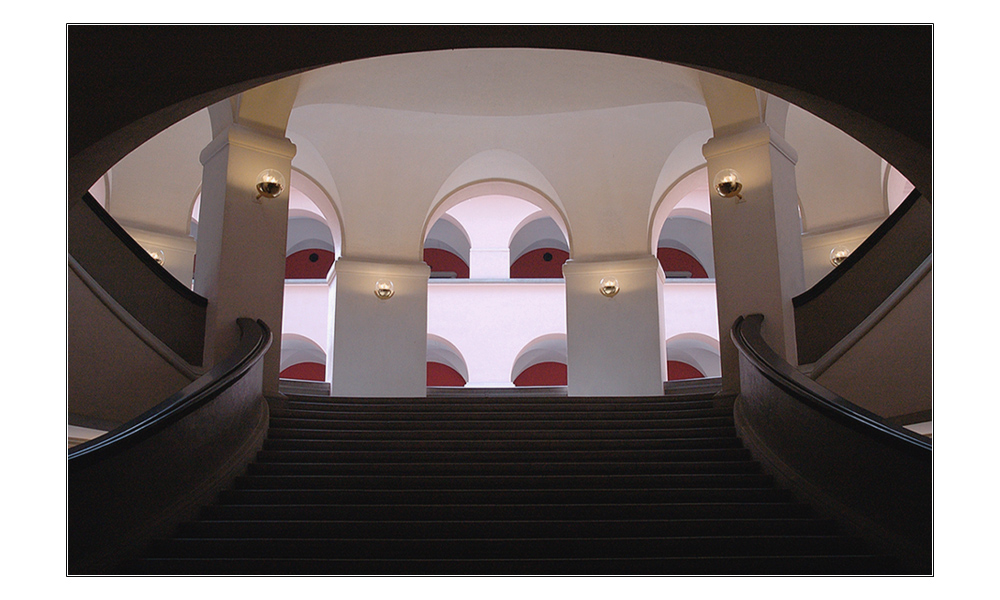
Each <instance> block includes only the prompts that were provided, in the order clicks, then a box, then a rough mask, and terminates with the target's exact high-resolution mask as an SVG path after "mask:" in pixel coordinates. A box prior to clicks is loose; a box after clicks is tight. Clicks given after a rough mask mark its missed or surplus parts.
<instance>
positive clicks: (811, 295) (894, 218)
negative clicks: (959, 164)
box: [792, 190, 929, 307]
mask: <svg viewBox="0 0 1000 600" xmlns="http://www.w3.org/2000/svg"><path fill="white" fill-rule="evenodd" d="M921 197H922V196H921V194H920V192H919V191H918V190H913V191H912V192H910V194H909V195H908V196H907V197H906V199H904V200H903V202H902V203H901V204H900V205H899V206H898V207H897V208H896V210H894V211H893V212H892V214H890V215H889V216H888V217H886V219H885V220H884V221H882V223H881V224H880V225H879V226H878V227H877V228H875V231H873V232H872V233H871V235H869V236H868V237H867V238H865V241H863V242H861V244H860V245H859V246H858V247H857V248H855V249H854V251H853V252H851V253H850V254H849V255H848V256H847V258H845V259H844V262H842V263H840V264H839V265H837V267H836V268H835V269H833V270H832V271H830V272H829V273H827V274H826V276H825V277H823V278H822V279H820V280H819V281H818V282H816V284H815V285H813V286H812V287H811V288H809V289H808V290H806V291H804V292H802V293H801V294H799V295H798V296H795V297H794V298H792V305H793V306H795V307H799V306H802V305H803V304H807V303H809V302H811V301H812V300H814V299H816V298H817V297H819V296H820V295H822V294H823V292H825V291H826V290H827V289H829V288H830V286H832V285H833V284H834V282H836V281H837V280H838V279H840V278H841V276H843V274H844V273H846V272H847V271H849V270H850V269H851V267H853V266H854V265H855V264H857V263H858V262H860V261H861V259H862V258H864V256H865V255H866V254H868V252H869V251H870V250H871V249H872V248H874V247H875V246H876V245H877V244H878V243H879V242H880V241H881V240H882V239H883V238H884V237H885V236H886V234H887V233H889V232H890V231H892V228H893V227H895V226H896V223H898V222H899V221H900V220H902V218H903V217H904V216H906V214H907V213H908V212H910V209H911V208H913V206H914V205H915V204H916V203H917V201H918V200H919V199H920V198H921ZM928 202H929V200H928Z"/></svg>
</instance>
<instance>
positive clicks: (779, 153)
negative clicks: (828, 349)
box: [703, 124, 804, 393]
mask: <svg viewBox="0 0 1000 600" xmlns="http://www.w3.org/2000/svg"><path fill="white" fill-rule="evenodd" d="M703 153H704V155H705V158H706V159H707V160H708V176H709V178H710V180H711V179H712V178H714V177H715V175H716V174H717V173H718V172H719V171H721V170H724V169H734V170H735V171H736V172H737V173H739V175H740V178H741V180H742V183H743V189H742V191H741V193H740V195H741V196H742V199H739V198H735V197H734V198H723V197H721V196H719V194H717V193H716V191H715V190H714V189H713V190H712V191H711V194H712V244H713V247H714V252H715V277H716V297H717V299H718V307H719V338H720V339H719V341H720V354H721V362H722V383H723V392H724V393H725V392H737V391H738V390H739V356H738V354H737V352H736V348H735V346H733V343H732V339H731V338H730V333H729V332H730V330H731V328H732V325H733V322H734V321H735V320H736V319H737V318H738V317H739V316H741V315H747V314H752V313H760V314H763V315H764V332H763V333H764V337H765V339H766V340H767V341H768V343H769V344H770V345H771V346H772V347H773V348H774V349H775V351H777V352H778V353H779V354H781V355H782V356H783V357H784V358H785V359H786V360H788V361H789V362H790V363H792V364H796V362H797V361H796V354H797V353H796V347H795V323H794V312H793V309H792V298H793V297H794V296H795V295H797V294H799V293H801V292H802V291H803V287H804V283H803V281H804V278H803V269H802V240H801V234H802V228H801V224H800V220H799V213H798V194H797V193H796V188H795V162H796V160H797V156H796V153H795V151H794V150H793V149H792V148H791V147H790V146H788V144H787V142H785V141H784V139H782V138H781V137H780V136H779V135H777V134H776V133H774V132H773V131H772V130H771V129H770V128H769V127H768V126H767V125H763V124H757V125H754V126H750V127H748V128H746V129H744V130H742V131H739V132H737V133H732V134H730V135H726V136H724V137H719V136H716V137H714V138H712V139H711V140H709V141H708V142H707V143H706V144H705V146H704V147H703Z"/></svg>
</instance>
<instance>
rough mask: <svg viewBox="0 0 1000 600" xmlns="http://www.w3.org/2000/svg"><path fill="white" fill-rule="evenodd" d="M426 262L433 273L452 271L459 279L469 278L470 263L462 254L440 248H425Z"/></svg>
mask: <svg viewBox="0 0 1000 600" xmlns="http://www.w3.org/2000/svg"><path fill="white" fill-rule="evenodd" d="M424 262H425V263H427V264H428V265H429V266H430V268H431V273H440V272H452V273H455V275H456V278H457V279H468V278H469V265H467V264H465V261H464V260H462V258H461V257H460V256H457V255H456V254H453V253H451V252H448V251H447V250H442V249H440V248H424Z"/></svg>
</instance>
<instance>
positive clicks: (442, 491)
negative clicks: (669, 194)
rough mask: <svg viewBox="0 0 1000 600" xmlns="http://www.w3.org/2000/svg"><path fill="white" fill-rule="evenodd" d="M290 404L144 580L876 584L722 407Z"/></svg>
mask: <svg viewBox="0 0 1000 600" xmlns="http://www.w3.org/2000/svg"><path fill="white" fill-rule="evenodd" d="M718 405H719V402H718V400H713V399H712V397H711V395H710V394H701V395H698V394H687V395H685V396H683V397H667V396H664V397H654V398H628V399H620V398H565V397H564V398H551V397H549V398H530V397H520V396H519V397H511V398H497V397H489V398H473V397H467V398H457V397H447V398H422V399H366V400H350V399H340V398H320V397H315V396H313V397H307V396H301V397H290V398H289V399H288V400H287V401H283V402H281V406H280V407H275V408H273V409H272V411H271V426H270V431H269V433H268V439H267V440H266V442H265V444H264V447H263V449H262V451H261V452H260V454H259V456H258V457H257V460H256V461H255V462H254V463H252V464H251V465H250V466H249V468H248V471H247V473H246V474H245V476H243V477H241V478H239V479H238V481H237V482H236V484H235V486H234V488H233V489H231V490H229V491H226V492H224V493H222V494H221V496H220V498H219V499H218V501H217V502H216V503H215V504H214V505H212V506H208V507H205V508H204V510H203V512H202V514H201V515H200V517H199V518H198V519H197V520H195V521H192V522H187V523H184V524H182V525H181V526H180V528H179V530H178V531H177V533H176V536H175V537H174V538H172V539H165V540H159V541H157V542H155V543H154V544H153V545H152V547H151V549H150V552H149V554H148V556H146V557H145V558H143V559H142V560H136V561H133V562H132V563H130V564H129V565H127V568H126V570H127V571H128V572H130V573H147V574H344V575H365V574H369V575H374V574H428V575H450V574H475V575H490V574H496V575H500V574H552V575H556V574H567V575H568V574H580V575H583V574H586V575H614V574H650V575H656V574H686V575H696V574H886V573H891V572H892V571H893V564H892V562H891V561H890V560H889V559H888V558H887V557H884V556H877V555H874V554H872V553H870V552H868V551H867V550H865V548H864V545H863V544H862V543H861V542H860V541H859V540H856V539H852V538H850V537H847V536H844V535H842V534H840V533H838V531H837V527H836V526H835V524H834V523H832V522H830V521H828V520H824V519H820V518H817V517H816V516H815V515H814V514H813V513H812V512H811V510H810V509H809V507H807V506H805V505H803V504H800V503H797V502H795V501H793V500H792V498H791V497H790V496H789V494H788V493H786V492H785V491H783V490H780V489H778V488H777V487H776V486H775V485H774V483H773V482H772V481H771V479H770V478H769V477H768V476H767V475H765V474H763V473H762V472H761V471H760V468H759V466H758V465H757V463H755V462H754V461H753V460H752V459H751V457H750V455H749V453H748V451H747V450H746V449H745V448H743V446H742V444H741V442H740V440H739V438H738V437H737V436H736V433H735V430H734V426H733V417H732V409H731V408H720V407H719V406H718Z"/></svg>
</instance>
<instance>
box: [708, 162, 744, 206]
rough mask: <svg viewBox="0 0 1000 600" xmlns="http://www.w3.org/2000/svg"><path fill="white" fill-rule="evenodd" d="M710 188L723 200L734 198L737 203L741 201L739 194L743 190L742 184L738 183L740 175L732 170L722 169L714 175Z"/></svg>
mask: <svg viewBox="0 0 1000 600" xmlns="http://www.w3.org/2000/svg"><path fill="white" fill-rule="evenodd" d="M712 187H713V188H715V191H716V192H718V193H719V195H720V196H722V197H723V198H732V197H733V196H736V199H737V200H738V201H742V200H743V196H742V195H741V194H740V192H741V191H742V190H743V182H741V181H740V174H739V173H737V172H736V171H734V170H732V169H723V170H721V171H719V172H718V173H717V174H716V175H715V179H714V180H713V181H712Z"/></svg>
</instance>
